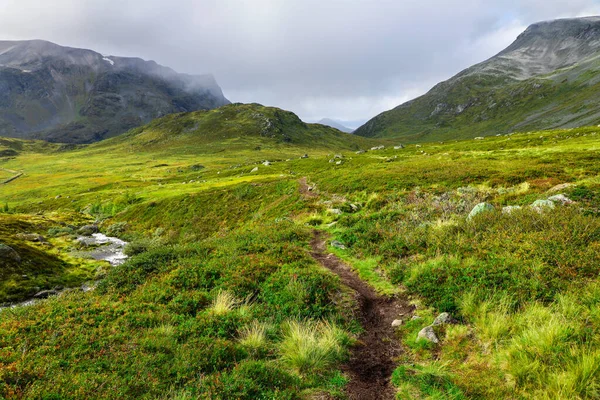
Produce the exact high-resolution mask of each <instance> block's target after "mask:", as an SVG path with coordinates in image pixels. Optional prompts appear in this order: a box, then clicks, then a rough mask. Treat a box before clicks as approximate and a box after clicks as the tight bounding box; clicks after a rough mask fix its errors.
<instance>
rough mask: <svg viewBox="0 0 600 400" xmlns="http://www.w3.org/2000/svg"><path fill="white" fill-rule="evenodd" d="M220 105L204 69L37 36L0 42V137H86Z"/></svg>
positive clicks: (79, 140) (218, 90)
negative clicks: (192, 70)
mask: <svg viewBox="0 0 600 400" xmlns="http://www.w3.org/2000/svg"><path fill="white" fill-rule="evenodd" d="M225 104H229V101H228V100H227V99H226V98H225V97H224V96H223V93H222V91H221V88H220V87H219V86H218V85H217V83H216V81H215V79H214V78H213V77H212V76H211V75H199V76H196V75H186V74H179V73H177V72H175V71H173V70H172V69H170V68H167V67H163V66H161V65H158V64H157V63H155V62H154V61H144V60H142V59H139V58H125V57H114V56H105V55H102V54H100V53H96V52H94V51H91V50H84V49H75V48H69V47H62V46H59V45H56V44H54V43H50V42H46V41H41V40H33V41H0V136H8V137H18V138H39V139H45V140H48V141H54V142H68V143H89V142H94V141H98V140H101V139H104V138H107V137H111V136H115V135H118V134H120V133H123V132H125V131H127V130H129V129H131V128H133V127H136V126H140V125H142V124H145V123H147V122H149V121H151V120H153V119H155V118H158V117H161V116H164V115H166V114H170V113H175V112H184V111H195V110H203V109H212V108H216V107H219V106H222V105H225Z"/></svg>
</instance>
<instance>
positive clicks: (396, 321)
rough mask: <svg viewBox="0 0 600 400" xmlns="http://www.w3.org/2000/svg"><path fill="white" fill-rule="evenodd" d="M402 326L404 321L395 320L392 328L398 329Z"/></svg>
mask: <svg viewBox="0 0 600 400" xmlns="http://www.w3.org/2000/svg"><path fill="white" fill-rule="evenodd" d="M400 325H402V320H401V319H395V320H394V321H393V322H392V326H393V327H394V328H396V327H398V326H400Z"/></svg>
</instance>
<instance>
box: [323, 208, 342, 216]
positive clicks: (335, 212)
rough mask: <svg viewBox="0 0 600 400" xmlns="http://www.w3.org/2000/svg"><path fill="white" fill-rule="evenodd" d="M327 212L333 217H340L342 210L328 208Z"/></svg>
mask: <svg viewBox="0 0 600 400" xmlns="http://www.w3.org/2000/svg"><path fill="white" fill-rule="evenodd" d="M327 212H328V213H329V214H333V215H342V210H340V209H339V208H330V209H329V210H327Z"/></svg>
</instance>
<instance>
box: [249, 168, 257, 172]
mask: <svg viewBox="0 0 600 400" xmlns="http://www.w3.org/2000/svg"><path fill="white" fill-rule="evenodd" d="M253 172H258V167H254V168H252V171H250V173H253Z"/></svg>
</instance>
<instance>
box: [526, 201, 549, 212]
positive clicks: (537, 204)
mask: <svg viewBox="0 0 600 400" xmlns="http://www.w3.org/2000/svg"><path fill="white" fill-rule="evenodd" d="M530 207H531V208H533V209H534V210H536V211H537V212H542V211H544V210H552V209H553V208H554V207H555V205H554V203H553V202H552V201H550V200H536V201H534V202H533V203H532V204H531V206H530Z"/></svg>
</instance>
